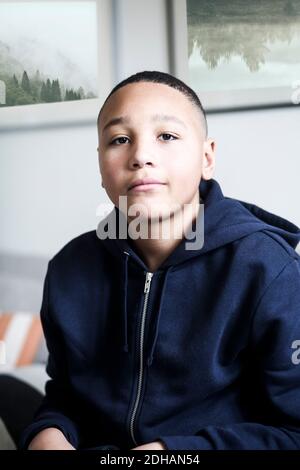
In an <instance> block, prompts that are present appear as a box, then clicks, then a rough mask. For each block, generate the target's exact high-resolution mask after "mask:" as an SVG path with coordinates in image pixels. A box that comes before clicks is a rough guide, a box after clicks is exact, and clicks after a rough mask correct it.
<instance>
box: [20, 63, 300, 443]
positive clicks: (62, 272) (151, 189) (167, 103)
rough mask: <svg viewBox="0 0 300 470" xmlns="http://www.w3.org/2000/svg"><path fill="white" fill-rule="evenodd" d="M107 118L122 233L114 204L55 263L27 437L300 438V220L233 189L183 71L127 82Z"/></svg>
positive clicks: (109, 182)
mask: <svg viewBox="0 0 300 470" xmlns="http://www.w3.org/2000/svg"><path fill="white" fill-rule="evenodd" d="M98 132H99V149H98V151H99V165H100V172H101V176H102V185H103V187H104V188H105V190H106V192H107V194H108V196H109V198H110V199H111V201H112V202H113V203H114V205H115V208H114V211H113V213H112V215H114V216H116V225H117V231H116V233H117V236H114V235H113V233H112V232H113V230H112V229H111V227H113V226H114V224H113V222H112V223H111V221H112V219H111V218H110V217H108V218H107V219H105V220H104V221H103V222H102V223H101V224H100V226H99V227H98V230H97V233H96V232H95V231H93V232H89V233H86V234H84V235H82V236H80V237H78V238H76V239H74V240H72V241H71V242H70V243H68V244H67V245H66V246H65V247H64V248H63V249H62V250H61V251H60V252H59V253H58V254H57V255H56V256H55V257H54V258H53V259H52V260H51V261H50V263H49V267H48V272H47V276H46V280H45V287H44V296H43V303H42V309H41V318H42V321H43V326H44V331H45V336H46V339H47V343H48V348H49V362H48V367H47V370H48V373H49V375H50V377H51V380H50V381H49V382H48V383H47V386H46V397H45V399H44V402H43V405H42V406H41V408H40V409H39V411H38V413H37V415H36V417H35V420H34V422H33V423H32V424H31V425H30V426H29V427H28V428H27V430H26V431H25V432H24V435H23V438H22V443H21V447H23V448H27V447H29V448H30V449H74V448H76V449H78V448H95V447H97V448H115V449H124V450H126V449H132V448H133V449H143V450H150V449H172V450H173V449H176V450H179V449H188V450H190V449H197V450H201V449H203V450H204V449H227V450H235V449H300V368H299V367H300V366H299V365H298V363H299V360H298V349H299V344H300V264H299V256H298V255H297V254H296V251H295V247H296V245H297V243H298V242H299V239H300V230H299V229H298V228H297V227H296V226H294V225H293V224H291V223H290V222H288V221H286V220H284V219H282V218H280V217H277V216H275V215H272V214H270V213H268V212H266V211H264V210H262V209H260V208H258V207H256V206H254V205H251V204H247V203H244V202H240V201H237V200H234V199H231V198H226V197H224V196H223V194H222V191H221V188H220V186H219V185H218V183H217V182H216V181H215V180H213V179H212V176H213V171H214V163H215V157H214V148H215V143H214V141H213V140H211V139H208V138H207V127H206V118H205V114H204V111H203V109H202V106H201V103H200V101H199V99H198V97H197V95H196V94H195V93H194V92H193V90H191V89H190V88H189V87H188V86H187V85H185V84H184V83H183V82H181V81H180V80H178V79H176V78H175V77H172V76H171V75H168V74H165V73H161V72H141V73H138V74H135V75H133V76H131V77H129V78H128V79H127V80H124V81H123V82H121V83H119V84H118V85H117V86H116V87H115V88H114V89H113V90H112V92H111V93H110V95H109V96H108V98H107V99H106V101H105V103H104V105H103V107H102V109H101V111H100V113H99V117H98ZM122 197H123V198H125V201H126V203H127V208H128V211H127V212H126V211H124V210H123V211H122V210H121V203H120V198H122ZM122 201H123V199H122ZM200 201H201V202H202V203H203V204H204V219H203V211H202V210H201V206H200V204H199V203H200ZM136 207H138V211H136V212H134V210H133V209H134V208H136ZM185 207H188V211H186V212H185V211H184V208H185ZM137 215H138V221H139V226H140V227H139V228H142V232H143V234H145V229H146V232H147V233H146V235H148V236H142V235H140V236H139V233H140V234H141V233H142V232H139V231H138V230H137V226H135V225H134V222H135V221H136V217H135V216H137ZM122 216H123V219H122ZM124 217H125V221H126V224H125V225H126V235H127V236H125V237H124V236H123V235H124V234H123V235H122V236H120V235H118V233H119V232H118V229H120V228H121V226H123V228H124V224H123V222H124ZM110 223H111V225H110ZM122 224H123V225H122ZM199 227H200V228H199ZM201 227H204V234H203V233H202V235H203V240H202V241H203V243H199V237H200V241H201V232H202V229H201ZM149 228H150V229H151V230H152V229H153V233H155V235H156V236H152V237H151V236H150V235H151V234H152V232H151V233H150V235H149ZM195 228H196V231H194V229H195ZM105 229H107V233H108V236H107V237H106V238H105V237H104V236H103V234H104V232H105ZM165 231H167V232H168V234H169V235H168V236H167V237H165V236H162V233H165ZM195 233H196V235H195V237H196V239H197V238H198V240H194V246H193V241H192V242H189V243H190V245H192V246H189V248H187V240H193V237H194V235H193V234H195ZM157 235H158V236H157ZM198 236H199V237H198ZM195 242H197V243H195Z"/></svg>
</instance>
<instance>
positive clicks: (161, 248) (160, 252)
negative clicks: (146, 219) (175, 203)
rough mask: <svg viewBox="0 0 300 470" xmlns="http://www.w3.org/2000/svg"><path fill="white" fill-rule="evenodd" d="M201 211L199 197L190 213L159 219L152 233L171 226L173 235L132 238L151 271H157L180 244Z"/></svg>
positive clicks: (161, 231)
mask: <svg viewBox="0 0 300 470" xmlns="http://www.w3.org/2000/svg"><path fill="white" fill-rule="evenodd" d="M198 212H199V199H198V198H197V204H195V203H193V205H192V207H191V210H190V211H189V212H188V215H186V216H185V217H184V219H183V218H182V213H181V214H180V213H177V214H174V215H173V217H172V218H171V220H166V221H164V220H163V221H159V222H157V224H155V225H154V226H153V232H152V233H159V234H162V233H164V232H163V230H164V229H165V228H170V229H171V230H170V234H171V236H170V237H168V238H166V239H164V238H162V236H161V235H160V237H159V238H158V237H157V238H151V237H149V238H147V239H143V238H138V239H136V240H132V244H133V246H134V248H135V249H136V251H137V253H138V254H139V255H140V257H141V258H142V259H143V261H144V262H145V264H146V265H147V267H148V269H149V271H150V272H154V271H156V270H157V269H158V268H159V266H160V265H161V264H162V263H163V262H164V261H165V260H166V259H167V258H168V257H169V256H170V255H171V253H172V252H173V251H174V250H175V248H176V247H177V246H178V245H179V244H180V242H181V240H182V239H183V238H184V235H185V234H186V233H187V232H188V230H189V229H190V228H191V226H192V222H193V221H194V220H195V219H196V218H197V215H198ZM165 226H166V227H165Z"/></svg>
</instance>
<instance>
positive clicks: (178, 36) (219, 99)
mask: <svg viewBox="0 0 300 470" xmlns="http://www.w3.org/2000/svg"><path fill="white" fill-rule="evenodd" d="M190 1H193V0H190ZM283 1H284V0H283ZM188 2H189V0H169V3H168V8H169V12H170V15H169V22H170V25H169V30H170V45H171V51H170V53H171V73H173V74H174V75H176V76H177V77H178V78H180V79H182V80H183V81H185V82H186V83H188V84H189V85H190V86H191V88H193V89H194V90H195V91H196V93H197V94H198V95H199V97H200V99H201V102H202V104H203V106H204V108H205V109H206V111H207V112H223V111H234V110H247V109H259V108H272V107H287V106H295V105H297V104H299V103H300V61H299V59H297V57H291V53H290V54H289V58H288V60H290V61H291V62H293V63H294V64H295V62H297V60H298V66H297V67H295V66H294V67H292V66H291V67H289V65H286V64H285V65H286V70H288V71H289V72H288V73H289V74H290V75H289V76H288V84H287V83H285V84H283V85H282V86H273V85H272V84H271V81H268V79H267V78H266V80H265V82H264V86H253V87H250V86H248V87H246V86H244V84H245V81H244V82H243V81H242V79H241V82H240V83H241V86H240V87H237V86H236V87H232V88H230V87H229V86H228V87H227V89H225V87H223V89H220V88H218V87H215V89H213V90H209V89H207V86H201V83H200V81H201V80H199V81H196V80H192V78H191V67H190V57H189V48H191V41H192V38H191V35H190V36H189V25H188ZM194 3H195V4H196V7H197V8H198V5H199V8H200V6H201V4H203V7H204V4H205V5H206V7H207V3H208V2H204V1H202V0H197V1H196V0H195V1H194ZM209 3H210V8H212V4H213V3H214V2H209ZM223 3H224V5H229V6H230V7H231V8H232V2H223ZM285 3H286V5H287V7H286V8H289V5H290V8H291V9H292V8H293V1H292V0H291V1H289V0H286V2H285ZM245 4H247V2H245ZM298 10H300V4H299V2H298V5H297V11H298ZM290 15H291V16H292V11H291V12H290ZM270 21H271V20H270ZM276 27H278V37H279V36H280V34H281V33H282V31H280V24H278V25H277V24H274V25H273V28H272V29H273V31H272V34H275V33H276ZM297 27H298V26H297ZM207 31H208V32H209V29H207ZM274 31H275V33H274ZM299 33H300V17H299ZM254 34H255V33H254ZM270 35H271V33H270ZM219 38H220V36H219ZM224 40H225V39H224ZM287 41H288V38H287ZM208 42H209V37H208ZM211 42H213V38H212V41H211ZM297 44H299V47H300V34H299V43H298V42H297ZM263 46H264V44H263ZM287 47H288V45H287ZM275 54H278V55H279V54H280V51H279V52H277V51H274V54H273V55H274V56H275ZM222 59H224V61H226V57H225V54H224V57H223V58H222ZM280 59H282V60H284V57H279V59H278V64H279V65H278V67H279V66H280V65H282V64H280ZM271 66H272V67H275V66H276V62H274V63H273V64H271V65H270V67H269V70H270V69H271ZM244 68H245V67H244ZM202 70H203V69H202ZM295 70H296V73H295ZM298 71H299V73H298ZM249 75H250V74H249ZM211 76H212V74H211V75H209V74H207V77H211ZM253 76H254V75H253ZM266 76H267V74H266ZM234 78H236V77H234ZM208 80H209V78H207V82H208ZM224 80H226V78H225V79H224ZM249 81H250V80H249Z"/></svg>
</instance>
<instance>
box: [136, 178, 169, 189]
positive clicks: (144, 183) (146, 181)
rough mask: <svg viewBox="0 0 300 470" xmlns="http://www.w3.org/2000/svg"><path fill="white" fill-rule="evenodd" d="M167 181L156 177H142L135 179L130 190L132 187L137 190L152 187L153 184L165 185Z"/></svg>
mask: <svg viewBox="0 0 300 470" xmlns="http://www.w3.org/2000/svg"><path fill="white" fill-rule="evenodd" d="M164 184H166V183H163V182H162V181H159V180H157V179H154V178H142V179H137V180H135V181H133V182H132V183H131V184H130V185H129V187H128V191H130V190H131V189H135V190H136V191H144V190H147V189H151V186H157V185H164Z"/></svg>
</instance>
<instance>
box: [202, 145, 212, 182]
mask: <svg viewBox="0 0 300 470" xmlns="http://www.w3.org/2000/svg"><path fill="white" fill-rule="evenodd" d="M214 170H215V141H214V140H212V139H207V140H205V142H204V143H203V157H202V178H203V179H205V180H210V179H211V178H212V177H213V174H214Z"/></svg>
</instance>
